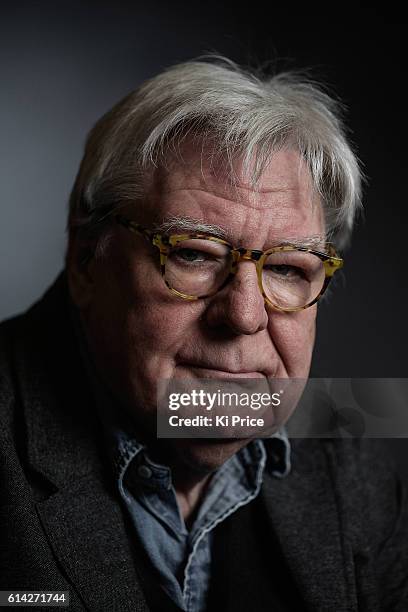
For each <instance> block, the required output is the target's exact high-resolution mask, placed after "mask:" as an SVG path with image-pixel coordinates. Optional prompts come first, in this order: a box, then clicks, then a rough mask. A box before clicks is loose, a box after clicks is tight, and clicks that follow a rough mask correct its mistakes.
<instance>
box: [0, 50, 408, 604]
mask: <svg viewBox="0 0 408 612" xmlns="http://www.w3.org/2000/svg"><path fill="white" fill-rule="evenodd" d="M359 194H360V173H359V168H358V163H357V161H356V158H355V156H354V154H353V152H352V149H351V148H350V145H349V144H348V142H347V139H346V137H345V135H344V130H343V127H342V123H341V120H340V118H339V114H338V108H337V105H336V103H335V102H334V101H333V100H331V99H330V98H329V97H328V96H327V94H325V93H324V92H323V91H322V90H320V89H319V88H318V87H316V86H315V85H314V84H312V83H309V82H306V81H304V80H302V79H300V78H298V77H296V76H293V75H284V74H282V75H278V76H274V77H272V78H266V77H264V78H260V77H259V76H256V75H255V74H251V73H249V72H246V71H244V70H241V69H239V68H238V67H236V66H235V65H233V64H232V63H231V62H228V61H226V60H223V61H221V60H217V61H212V62H206V61H196V62H187V63H185V64H181V65H178V66H174V67H172V68H170V69H169V70H167V71H165V72H163V73H161V74H159V75H158V76H157V77H155V78H153V79H151V80H150V81H147V82H146V83H144V84H143V85H142V86H141V87H140V88H139V89H138V90H136V91H135V92H133V93H131V94H130V95H129V96H127V97H126V98H125V99H124V100H122V101H121V102H119V104H117V105H116V106H115V107H114V108H113V109H112V110H111V111H110V112H108V113H107V114H106V115H105V116H104V117H103V118H102V119H101V120H100V121H99V122H98V123H97V124H96V126H95V127H94V128H93V130H92V131H91V133H90V136H89V138H88V141H87V145H86V150H85V155H84V158H83V161H82V164H81V167H80V170H79V173H78V176H77V179H76V182H75V185H74V188H73V191H72V196H71V200H70V212H69V222H68V229H69V244H68V250H67V257H66V269H65V271H64V272H63V273H62V274H61V275H60V277H59V278H58V279H57V281H56V283H55V284H54V285H53V287H51V289H50V290H49V291H48V292H47V294H46V295H45V296H44V297H43V298H42V300H41V301H40V302H38V303H37V304H35V305H34V306H33V307H32V308H31V309H30V310H29V311H28V312H27V313H26V314H24V315H23V316H21V317H17V318H15V319H12V320H10V321H8V322H6V323H4V324H3V325H2V326H1V341H2V344H1V352H0V359H1V361H0V368H1V369H0V375H1V395H0V399H1V402H0V404H1V415H2V416H1V422H2V427H1V431H0V436H1V447H0V452H1V464H0V469H1V480H0V482H1V487H2V491H1V498H0V509H1V515H0V516H1V521H0V529H1V538H0V541H1V548H0V569H1V571H0V576H1V578H0V583H1V589H3V590H8V591H11V590H14V591H26V592H33V591H37V592H38V591H64V592H69V598H70V599H69V605H70V608H69V609H72V610H93V611H95V612H100V611H110V610H118V611H125V610H129V611H130V610H132V611H133V610H143V611H148V610H152V611H153V610H155V611H156V610H160V611H162V610H163V611H164V610H186V611H188V612H195V611H204V610H234V611H237V610H245V611H246V610H248V609H252V610H255V611H263V610H296V611H300V610H321V611H327V610H333V611H336V612H339V611H341V610H343V611H351V610H355V611H356V610H367V611H370V612H373V611H375V610H394V609H395V610H397V609H398V610H403V609H408V551H407V549H408V538H407V510H406V501H405V498H404V490H403V489H402V488H401V486H400V483H399V480H398V478H397V476H396V475H395V474H394V472H393V470H392V468H391V467H390V466H389V465H388V463H387V462H386V461H385V459H384V457H383V456H382V454H380V453H381V450H379V447H374V446H373V447H372V446H371V445H369V444H368V443H365V444H363V443H361V442H360V443H357V442H355V441H350V440H349V441H347V442H346V441H344V440H343V441H341V440H340V441H339V440H337V441H334V440H321V441H319V440H292V441H291V442H289V440H288V438H287V437H286V435H285V430H284V428H283V425H284V421H285V418H286V417H285V418H281V419H280V420H279V419H277V421H276V423H275V427H274V433H273V434H272V435H271V436H269V437H268V438H263V439H250V438H248V437H240V438H228V437H221V438H218V439H205V438H200V439H197V438H186V437H184V438H180V439H158V437H157V429H156V413H157V401H158V384H159V381H160V380H162V379H171V380H174V379H212V380H213V379H215V380H216V381H225V380H227V381H228V380H230V379H236V378H238V379H239V378H241V379H247V378H251V379H253V378H259V379H260V380H262V381H265V380H271V379H275V378H279V379H292V378H293V379H305V378H307V377H308V374H309V368H310V362H311V357H312V351H313V345H314V339H315V323H316V314H317V301H318V299H319V298H320V297H321V296H322V295H323V293H324V291H325V289H326V288H327V285H328V283H329V281H330V279H331V278H332V276H333V274H334V272H335V271H336V270H337V269H338V268H339V267H341V265H342V260H341V258H340V256H339V255H338V253H337V252H336V251H335V249H339V248H341V246H342V245H344V244H345V243H346V241H347V239H348V237H349V234H350V231H351V228H352V224H353V219H354V216H355V213H356V210H357V209H358V206H359ZM334 374H335V373H334ZM404 605H405V607H404Z"/></svg>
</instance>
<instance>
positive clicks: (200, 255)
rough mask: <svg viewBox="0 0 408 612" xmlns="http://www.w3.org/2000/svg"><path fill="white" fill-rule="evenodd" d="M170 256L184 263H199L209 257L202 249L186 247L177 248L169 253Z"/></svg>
mask: <svg viewBox="0 0 408 612" xmlns="http://www.w3.org/2000/svg"><path fill="white" fill-rule="evenodd" d="M171 256H172V257H173V259H174V258H175V259H178V260H179V261H182V262H185V263H199V262H204V261H208V259H209V256H208V255H207V254H206V253H204V252H203V251H198V250H197V249H187V248H181V249H177V250H175V251H173V252H172V253H171Z"/></svg>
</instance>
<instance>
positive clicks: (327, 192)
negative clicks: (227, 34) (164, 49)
mask: <svg viewBox="0 0 408 612" xmlns="http://www.w3.org/2000/svg"><path fill="white" fill-rule="evenodd" d="M342 111H343V108H342V106H341V104H340V103H339V102H338V101H337V100H335V99H333V98H332V97H330V96H329V95H328V94H327V93H326V92H325V91H324V90H323V88H322V87H321V86H320V85H318V84H316V83H315V82H313V81H312V80H310V79H308V78H307V77H305V76H304V75H300V74H298V73H290V72H289V73H288V72H286V73H281V74H277V75H274V76H265V75H263V76H262V75H260V74H258V73H257V72H256V71H248V70H245V69H242V68H240V67H238V66H237V65H236V64H234V63H233V62H231V61H229V60H227V59H225V58H222V57H215V58H212V60H211V61H208V60H205V59H200V60H195V61H189V62H185V63H182V64H178V65H175V66H172V67H170V68H169V69H167V70H165V71H164V72H162V73H160V74H159V75H157V76H155V77H154V78H152V79H150V80H148V81H146V82H145V83H143V84H142V85H141V86H140V87H139V88H138V89H137V90H135V91H134V92H132V93H131V94H129V95H128V96H127V97H125V98H124V99H123V100H122V101H120V102H119V103H118V104H117V105H116V106H114V107H113V109H112V110H110V111H109V112H108V113H107V114H106V115H104V116H103V117H102V118H101V119H100V120H99V121H98V122H97V123H96V125H95V126H94V128H93V129H92V130H91V132H90V134H89V136H88V139H87V143H86V148H85V155H84V157H83V160H82V163H81V166H80V169H79V173H78V176H77V178H76V182H75V184H74V187H73V190H72V193H71V198H70V212H69V221H68V226H69V229H70V231H71V232H72V231H79V232H82V234H83V235H86V236H87V237H88V238H89V237H94V238H96V239H99V238H101V237H102V236H103V235H105V236H106V234H107V232H106V229H107V226H108V225H109V223H110V221H111V215H112V213H113V212H114V211H115V210H117V209H118V208H119V207H120V206H123V205H124V204H128V203H129V202H137V201H138V200H140V199H142V198H143V196H144V195H145V194H146V191H147V188H148V186H147V177H149V176H150V175H151V173H152V171H153V170H154V168H156V167H160V165H163V164H165V163H166V158H167V157H168V155H169V153H171V152H173V153H174V152H175V151H177V147H178V146H179V145H180V144H181V142H182V141H183V139H184V138H185V137H186V136H191V135H193V136H196V137H197V138H198V140H199V141H200V142H201V144H200V143H199V142H198V144H197V148H198V150H203V149H202V146H201V145H202V143H203V141H204V142H205V141H206V140H208V141H210V142H212V143H213V144H214V145H215V147H214V148H216V150H217V155H220V157H221V158H222V159H223V160H226V162H227V164H228V165H229V168H230V174H231V176H232V175H233V161H234V160H236V159H237V158H239V159H241V160H242V163H243V169H244V171H246V172H248V171H249V170H250V171H251V177H252V178H251V182H252V183H253V185H254V186H256V182H257V181H258V180H259V178H260V176H261V174H262V171H263V169H264V168H265V166H266V164H267V163H268V161H269V159H270V157H271V156H272V155H273V154H274V153H275V152H277V151H279V150H281V149H282V148H284V147H295V148H297V150H298V151H299V152H300V154H301V156H302V158H303V159H304V160H305V161H306V163H307V165H308V167H309V169H310V172H311V176H312V179H313V183H314V186H315V189H316V191H317V193H318V194H319V195H320V196H321V198H322V202H323V206H324V211H325V220H326V230H327V234H328V239H329V240H331V241H332V242H333V243H334V244H335V245H336V246H338V247H343V246H344V245H345V244H346V243H347V242H348V239H349V237H350V234H351V230H352V225H353V221H354V219H355V215H356V212H357V211H358V209H359V207H360V206H361V202H360V195H361V171H360V168H359V163H358V160H357V158H356V155H355V154H354V152H353V149H352V146H351V145H350V143H349V142H348V138H347V135H346V131H345V127H344V124H343V121H342ZM102 242H103V241H102ZM100 245H101V242H100V241H99V246H100Z"/></svg>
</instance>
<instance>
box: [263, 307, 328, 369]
mask: <svg viewBox="0 0 408 612" xmlns="http://www.w3.org/2000/svg"><path fill="white" fill-rule="evenodd" d="M316 312H317V310H316V306H312V307H311V308H308V309H307V310H303V311H300V312H298V313H291V314H287V315H286V314H282V315H280V314H278V315H275V316H272V317H271V318H270V323H269V327H268V329H269V334H270V336H271V338H272V341H273V343H274V346H275V348H276V350H277V352H278V354H279V356H280V359H281V360H282V363H283V364H284V366H285V369H286V372H287V373H288V375H289V376H291V377H299V378H306V377H307V376H308V374H309V369H310V363H311V358H312V352H313V346H314V341H315V331H316Z"/></svg>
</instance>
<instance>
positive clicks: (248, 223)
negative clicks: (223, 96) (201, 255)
mask: <svg viewBox="0 0 408 612" xmlns="http://www.w3.org/2000/svg"><path fill="white" fill-rule="evenodd" d="M252 171H253V166H251V164H250V165H249V167H248V169H245V167H244V164H243V161H242V159H240V158H237V159H234V160H232V161H229V160H228V159H226V158H225V157H223V156H220V155H218V154H216V153H215V154H214V151H213V150H212V149H209V148H207V149H204V148H200V147H197V143H194V142H186V143H184V145H183V147H181V148H180V149H179V150H178V151H177V152H175V153H174V154H173V155H172V156H170V157H169V158H168V159H167V160H166V163H165V164H164V165H163V166H161V167H160V168H158V169H157V170H156V171H155V172H154V174H153V177H152V182H151V189H150V191H149V195H148V198H147V200H146V202H145V206H144V208H145V211H144V213H145V214H143V216H145V215H146V219H145V220H144V221H143V222H149V224H151V223H154V224H156V225H157V224H159V225H160V224H162V223H163V222H166V220H167V219H169V218H173V217H178V216H179V217H185V218H187V217H188V218H190V219H192V220H193V221H194V219H196V220H197V221H201V222H204V223H207V224H214V225H218V226H220V227H221V228H223V229H224V230H225V234H226V236H227V238H229V239H230V240H232V241H235V242H237V241H241V242H242V241H243V242H245V241H246V242H247V243H248V241H250V242H249V244H251V245H252V246H253V244H254V239H255V238H256V239H257V240H258V242H259V244H261V243H265V242H268V241H269V242H270V241H271V240H274V241H276V240H278V239H279V237H281V238H285V239H289V238H291V237H293V238H296V237H300V236H303V235H305V236H307V235H309V234H312V235H316V234H320V233H321V234H323V233H324V229H323V214H322V207H321V202H320V198H319V196H318V194H317V193H316V191H315V189H314V185H313V181H312V176H311V174H310V171H309V169H308V167H307V165H306V163H305V162H304V160H303V159H302V158H301V156H300V154H299V153H298V152H297V151H296V150H294V149H283V150H281V151H279V152H276V153H275V154H274V155H273V156H272V157H271V158H270V159H269V160H268V163H266V165H265V167H264V168H263V171H262V173H261V174H260V176H259V177H258V179H257V181H256V182H254V180H253V175H252ZM284 234H285V236H284Z"/></svg>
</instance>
